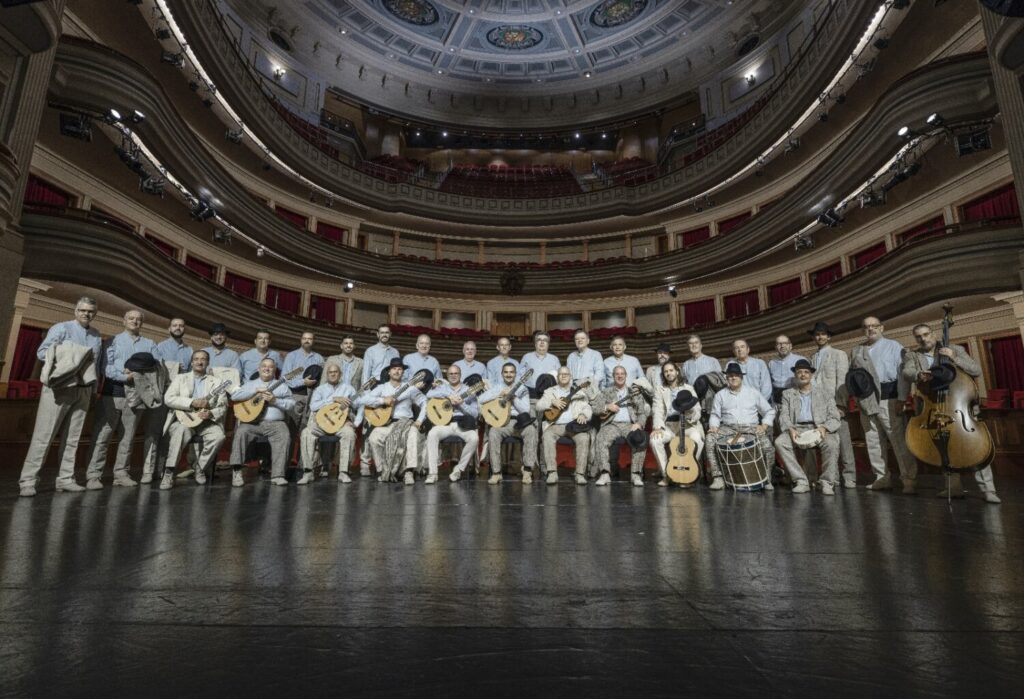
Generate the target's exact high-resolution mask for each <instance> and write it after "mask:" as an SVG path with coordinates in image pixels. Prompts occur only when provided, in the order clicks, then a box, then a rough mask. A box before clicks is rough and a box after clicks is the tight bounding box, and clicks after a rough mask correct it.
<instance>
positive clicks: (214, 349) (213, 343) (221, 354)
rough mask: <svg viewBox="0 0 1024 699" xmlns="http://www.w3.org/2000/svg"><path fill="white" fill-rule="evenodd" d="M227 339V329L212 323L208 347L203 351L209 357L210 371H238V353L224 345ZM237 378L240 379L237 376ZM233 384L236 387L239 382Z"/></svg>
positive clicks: (221, 324) (219, 324) (224, 326)
mask: <svg viewBox="0 0 1024 699" xmlns="http://www.w3.org/2000/svg"><path fill="white" fill-rule="evenodd" d="M227 339H228V329H227V326H226V325H224V323H214V324H213V325H211V326H210V346H209V347H204V348H203V349H204V350H205V352H206V353H207V354H208V355H210V369H211V370H213V369H236V370H237V369H238V352H236V351H234V350H233V349H231V348H230V347H228V346H227V345H226V344H224V343H225V342H227ZM214 373H216V372H214ZM239 378H241V377H240V376H239ZM246 380H248V379H246ZM234 383H235V385H238V384H239V383H240V381H235V382H234Z"/></svg>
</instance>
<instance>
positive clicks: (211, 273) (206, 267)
mask: <svg viewBox="0 0 1024 699" xmlns="http://www.w3.org/2000/svg"><path fill="white" fill-rule="evenodd" d="M185 266H186V267H188V268H189V269H190V270H192V271H193V272H195V273H196V274H198V275H199V276H200V277H204V278H206V279H209V280H210V281H216V279H217V267H216V266H215V265H211V264H210V263H209V262H203V261H202V260H200V259H199V258H197V257H192V256H191V255H188V256H186V257H185Z"/></svg>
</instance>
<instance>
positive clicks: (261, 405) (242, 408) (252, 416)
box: [231, 366, 306, 422]
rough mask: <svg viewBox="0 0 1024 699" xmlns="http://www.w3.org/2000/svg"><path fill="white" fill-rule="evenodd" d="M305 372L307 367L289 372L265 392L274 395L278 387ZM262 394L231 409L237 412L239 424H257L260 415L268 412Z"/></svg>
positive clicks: (236, 404)
mask: <svg viewBox="0 0 1024 699" xmlns="http://www.w3.org/2000/svg"><path fill="white" fill-rule="evenodd" d="M305 370H306V369H305V367H301V366H300V367H297V368H296V369H294V370H293V371H289V372H288V373H287V374H285V375H284V376H282V377H281V378H279V379H278V380H277V381H274V382H273V383H271V384H270V385H269V386H267V387H266V388H265V389H264V391H266V392H267V393H273V392H274V390H275V389H276V388H277V387H278V386H280V385H281V384H283V383H286V382H288V381H289V380H291V379H294V378H295V377H296V376H298V375H299V374H301V373H302V372H304V371H305ZM261 394H262V391H261V392H260V393H257V394H256V395H255V396H253V397H252V398H250V399H249V400H243V401H239V402H237V403H235V404H234V405H233V406H231V409H232V410H233V411H234V412H235V418H236V419H237V420H238V421H239V422H256V421H257V420H258V419H259V417H260V415H262V414H263V411H264V410H266V408H267V402H266V401H265V400H263V396H262V395H261Z"/></svg>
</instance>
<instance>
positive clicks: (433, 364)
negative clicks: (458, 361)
mask: <svg viewBox="0 0 1024 699" xmlns="http://www.w3.org/2000/svg"><path fill="white" fill-rule="evenodd" d="M402 364H405V365H406V366H407V367H409V368H408V369H406V370H405V374H404V375H403V377H402V378H403V380H405V381H408V380H409V379H411V378H412V377H413V375H414V374H415V373H416V372H417V371H422V370H423V369H427V370H428V371H432V372H434V378H435V379H439V378H441V365H440V364H438V363H437V360H436V359H434V357H433V356H431V355H429V354H420V353H419V352H413V353H411V354H407V355H405V356H404V357H402Z"/></svg>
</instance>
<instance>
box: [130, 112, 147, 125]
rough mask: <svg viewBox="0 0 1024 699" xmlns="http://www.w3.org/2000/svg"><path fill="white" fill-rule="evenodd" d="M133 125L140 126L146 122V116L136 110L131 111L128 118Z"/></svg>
mask: <svg viewBox="0 0 1024 699" xmlns="http://www.w3.org/2000/svg"><path fill="white" fill-rule="evenodd" d="M128 118H129V119H130V120H131V122H132V123H133V124H141V123H142V122H144V121H145V120H146V115H145V114H143V113H142V112H140V111H139V110H138V109H133V110H132V113H131V116H129V117H128Z"/></svg>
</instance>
